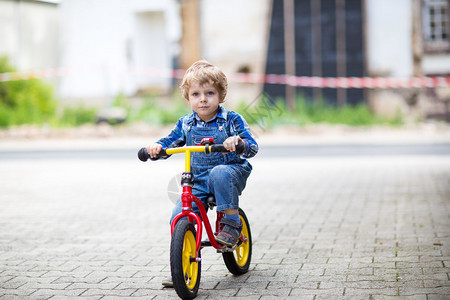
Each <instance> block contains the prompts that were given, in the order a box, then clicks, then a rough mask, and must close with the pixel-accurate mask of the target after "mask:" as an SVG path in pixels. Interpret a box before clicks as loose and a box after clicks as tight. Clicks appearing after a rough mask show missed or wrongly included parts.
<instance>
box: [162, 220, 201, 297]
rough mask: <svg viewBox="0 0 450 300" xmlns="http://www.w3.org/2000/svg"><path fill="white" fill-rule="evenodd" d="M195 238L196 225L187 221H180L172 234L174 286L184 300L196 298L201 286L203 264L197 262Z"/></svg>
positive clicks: (171, 259)
mask: <svg viewBox="0 0 450 300" xmlns="http://www.w3.org/2000/svg"><path fill="white" fill-rule="evenodd" d="M195 237H196V231H195V228H194V225H193V224H192V223H191V222H189V221H187V220H180V221H179V222H178V223H177V225H176V226H175V228H174V230H173V233H172V241H171V243H170V269H171V272H172V280H173V286H174V288H175V291H176V292H177V294H178V296H180V298H182V299H193V298H195V297H196V296H197V292H198V288H199V285H200V277H201V262H197V261H196V260H195V257H196V255H195V254H196V250H195V249H196V238H195ZM199 257H200V253H199Z"/></svg>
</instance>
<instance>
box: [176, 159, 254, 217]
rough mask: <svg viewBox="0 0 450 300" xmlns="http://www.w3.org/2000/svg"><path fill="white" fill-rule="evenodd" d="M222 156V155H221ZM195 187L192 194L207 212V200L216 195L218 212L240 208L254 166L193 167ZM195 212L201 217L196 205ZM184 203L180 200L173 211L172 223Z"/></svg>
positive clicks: (194, 205) (244, 164)
mask: <svg viewBox="0 0 450 300" xmlns="http://www.w3.org/2000/svg"><path fill="white" fill-rule="evenodd" d="M220 155H222V154H220ZM193 171H195V172H194V187H193V188H192V193H193V194H194V196H196V197H197V198H199V199H200V200H201V201H202V202H203V206H204V207H205V210H208V207H207V205H206V198H207V197H208V195H210V194H214V196H215V198H216V204H217V207H216V209H217V211H224V210H226V209H238V208H239V196H240V195H241V193H242V191H243V190H244V188H245V185H246V182H247V178H248V176H249V175H250V173H251V171H252V166H251V165H250V164H249V163H248V162H247V161H245V162H244V163H242V164H220V165H217V166H214V167H212V168H211V167H210V166H206V165H205V166H196V167H195V168H194V167H193ZM192 206H193V209H194V212H195V213H197V214H198V215H200V212H199V210H198V208H197V206H196V204H195V203H193V204H192ZM181 208H182V203H181V199H178V201H177V203H176V205H175V207H174V208H173V210H172V217H171V218H170V223H172V220H173V219H174V218H175V216H176V215H177V214H179V213H180V212H181Z"/></svg>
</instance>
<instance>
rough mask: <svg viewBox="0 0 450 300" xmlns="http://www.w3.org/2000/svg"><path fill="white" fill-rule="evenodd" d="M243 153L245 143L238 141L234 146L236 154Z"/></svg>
mask: <svg viewBox="0 0 450 300" xmlns="http://www.w3.org/2000/svg"><path fill="white" fill-rule="evenodd" d="M244 151H245V143H244V142H243V141H241V140H239V142H238V144H237V146H236V154H238V155H241V154H242V153H244Z"/></svg>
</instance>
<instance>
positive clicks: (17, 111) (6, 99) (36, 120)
mask: <svg viewBox="0 0 450 300" xmlns="http://www.w3.org/2000/svg"><path fill="white" fill-rule="evenodd" d="M14 71H15V70H14V69H13V68H12V67H11V66H10V65H9V63H8V59H7V58H6V57H2V58H0V73H6V72H14ZM56 107H57V103H56V100H55V98H54V95H53V89H52V87H51V86H50V85H49V84H45V83H43V82H42V81H40V80H38V79H28V80H16V81H7V82H0V127H9V126H12V125H21V124H44V123H47V122H49V121H50V120H51V119H52V118H53V117H54V114H55V111H56Z"/></svg>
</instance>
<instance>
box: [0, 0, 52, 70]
mask: <svg viewBox="0 0 450 300" xmlns="http://www.w3.org/2000/svg"><path fill="white" fill-rule="evenodd" d="M0 37H1V42H0V56H4V55H6V56H8V57H9V60H10V63H11V64H12V65H13V66H14V67H15V68H16V69H18V70H20V71H28V70H34V69H41V68H50V67H58V64H59V51H58V40H59V17H58V6H57V5H56V4H52V3H46V2H41V1H12V0H0Z"/></svg>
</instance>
